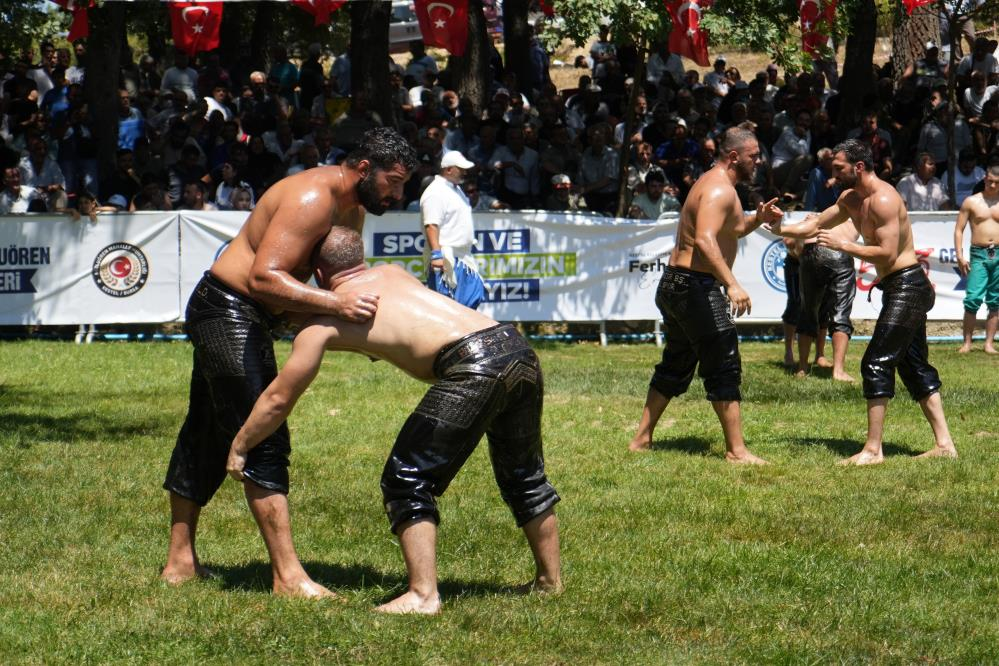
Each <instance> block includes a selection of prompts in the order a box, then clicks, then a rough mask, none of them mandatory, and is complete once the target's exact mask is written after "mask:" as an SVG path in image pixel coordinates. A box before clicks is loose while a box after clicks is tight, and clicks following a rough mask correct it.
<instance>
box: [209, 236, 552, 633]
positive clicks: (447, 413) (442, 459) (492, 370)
mask: <svg viewBox="0 0 999 666" xmlns="http://www.w3.org/2000/svg"><path fill="white" fill-rule="evenodd" d="M317 275H318V279H319V283H320V284H322V285H327V286H329V287H330V288H331V289H333V291H334V293H336V294H338V295H341V296H343V297H347V296H349V295H351V294H361V293H372V294H375V295H377V296H378V297H379V301H378V311H377V312H376V313H375V316H374V317H373V318H371V319H369V320H368V321H366V322H363V323H356V322H344V321H342V320H338V319H334V318H332V317H315V318H313V319H311V320H310V321H309V322H308V323H307V324H306V326H305V327H304V328H303V329H302V330H301V331H300V332H299V334H298V335H297V336H296V337H295V343H294V346H293V348H292V352H291V356H289V357H288V361H287V363H285V365H284V367H283V368H282V369H281V372H280V373H279V374H278V376H277V378H276V379H275V380H274V381H273V382H271V384H270V386H268V387H267V389H266V390H265V391H264V392H263V394H262V395H261V396H260V398H259V399H258V400H257V404H256V405H255V406H254V408H253V411H252V413H251V414H250V416H249V418H247V420H246V423H244V424H243V427H242V428H241V429H240V431H239V433H237V435H236V437H235V439H233V441H232V448H231V450H230V452H229V461H228V464H227V469H228V470H229V473H230V475H232V476H233V477H234V478H236V479H242V478H243V477H244V475H245V474H246V468H245V467H244V466H245V464H246V461H247V460H248V458H252V456H253V452H254V451H255V450H256V449H255V448H254V447H255V446H256V445H257V443H258V442H260V441H262V440H263V441H266V439H265V438H266V437H268V436H269V435H270V434H271V433H272V432H274V430H275V429H276V428H277V427H278V425H279V424H281V423H283V422H284V420H285V419H286V418H287V416H288V414H289V413H290V412H291V410H292V409H293V408H294V406H295V402H296V400H298V398H299V396H301V395H302V393H303V392H304V391H305V389H306V388H307V387H308V386H309V384H310V383H311V382H312V380H313V379H315V377H316V374H317V373H318V372H319V366H320V363H321V361H322V357H323V352H325V351H326V350H343V351H354V352H360V353H362V354H364V355H366V356H370V357H373V358H380V359H384V360H386V361H388V362H389V363H391V364H392V365H394V366H396V367H398V368H399V369H401V370H403V371H404V372H406V373H407V374H409V375H410V376H412V377H414V378H416V379H419V380H421V381H424V382H427V383H429V384H433V386H432V387H431V388H430V390H429V391H428V392H427V394H426V396H425V397H424V398H423V400H422V401H421V402H420V404H419V405H418V406H417V407H416V410H415V411H414V412H413V414H412V415H411V416H410V417H409V419H408V420H407V421H406V423H405V425H403V427H402V431H401V432H400V433H399V436H398V438H397V439H396V442H395V446H394V447H393V448H392V452H391V454H390V455H389V458H388V461H387V462H386V463H385V469H384V470H383V472H382V481H381V486H382V495H383V497H384V501H385V511H386V513H387V514H388V518H389V521H390V523H391V525H392V531H393V532H395V533H396V534H398V535H399V542H400V544H401V546H402V552H403V556H404V558H405V561H406V569H407V572H408V574H409V589H408V591H407V592H406V593H405V594H403V595H401V596H399V597H398V598H396V599H393V600H392V601H389V602H388V603H386V604H384V605H382V606H379V607H378V610H379V611H383V612H386V613H424V614H434V613H437V612H439V611H440V606H441V602H440V597H439V596H438V593H437V558H436V539H437V523H438V522H439V520H440V516H439V514H438V512H437V506H436V501H435V499H434V498H435V497H438V496H440V495H441V494H442V493H443V492H444V491H445V490H446V489H447V487H448V484H449V483H450V482H451V480H452V479H453V478H454V476H455V475H456V474H457V473H458V470H459V469H461V466H462V465H463V464H464V463H465V461H466V460H467V459H468V456H469V455H471V453H472V451H473V450H474V449H475V446H476V444H478V442H479V440H480V439H481V438H482V434H483V433H485V434H486V435H487V436H488V438H489V455H490V458H491V460H492V465H493V471H494V473H495V476H496V481H497V483H498V485H499V487H500V494H501V495H502V497H503V499H504V501H506V503H507V505H508V506H509V507H510V509H511V510H512V512H513V515H514V517H515V518H516V520H517V525H518V526H520V527H522V528H523V530H524V533H525V535H526V536H527V541H528V543H529V544H530V546H531V551H532V552H533V554H534V559H535V564H536V575H535V579H534V583H533V587H534V589H536V590H538V591H542V592H556V591H558V590H560V589H561V585H562V583H561V571H560V563H559V538H558V524H557V523H556V520H555V513H554V510H553V508H552V507H554V505H555V503H556V502H558V501H559V497H558V495H557V494H556V493H555V489H554V488H553V487H552V485H551V484H550V483H549V482H548V479H547V478H546V477H545V468H544V457H543V454H542V447H541V406H542V400H543V395H544V394H543V386H542V376H541V366H540V365H539V363H538V358H537V356H535V354H534V352H533V351H531V348H530V347H529V346H528V345H527V342H526V341H525V340H524V339H523V338H522V337H521V336H520V335H519V334H518V333H517V331H516V329H514V328H513V327H512V326H510V325H502V326H501V325H498V324H497V323H496V322H495V321H493V320H492V319H490V318H489V317H486V316H485V315H482V314H479V313H478V312H476V311H474V310H471V309H469V308H466V307H465V306H463V305H461V304H459V303H457V302H455V301H453V300H451V299H449V298H447V297H445V296H442V295H441V294H438V293H437V292H435V291H431V290H429V289H427V288H426V287H424V286H423V285H422V284H421V283H420V282H419V281H418V280H416V278H414V277H412V276H411V275H409V274H408V273H407V272H406V271H405V270H403V269H401V268H399V267H397V266H389V265H383V266H377V267H375V268H370V269H367V268H365V267H364V250H363V247H362V245H361V240H360V236H358V235H357V234H356V233H354V232H353V231H351V230H349V229H341V228H334V229H333V230H331V231H330V234H329V236H328V237H327V239H326V241H325V242H324V243H323V245H322V247H321V248H320V250H319V257H318V261H317Z"/></svg>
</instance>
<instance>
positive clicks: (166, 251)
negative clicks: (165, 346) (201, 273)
mask: <svg viewBox="0 0 999 666" xmlns="http://www.w3.org/2000/svg"><path fill="white" fill-rule="evenodd" d="M177 233H178V229H177V215H176V214H174V213H136V214H117V215H99V216H98V218H97V221H96V222H91V221H89V220H88V219H87V218H82V219H81V220H79V221H74V220H72V219H70V218H69V217H67V216H65V215H60V216H55V215H51V216H50V215H19V216H9V217H4V218H0V325H23V324H42V325H44V324H50V325H65V324H80V323H93V324H124V323H145V322H167V321H174V320H176V319H178V318H179V316H180V296H179V294H178V291H177V285H178V283H179V279H180V266H179V261H178V236H177Z"/></svg>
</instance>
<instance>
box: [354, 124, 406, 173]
mask: <svg viewBox="0 0 999 666" xmlns="http://www.w3.org/2000/svg"><path fill="white" fill-rule="evenodd" d="M361 160H367V161H368V162H370V163H371V166H373V167H374V168H375V169H379V170H382V171H384V170H386V169H391V168H392V167H394V166H395V165H397V164H398V165H399V166H401V167H403V168H404V169H405V170H406V171H412V170H413V169H415V168H416V162H417V160H416V151H415V150H413V147H412V146H411V145H409V142H407V141H406V140H405V139H404V138H402V135H401V134H399V133H398V132H396V131H395V130H394V129H392V128H390V127H376V128H374V129H371V130H368V131H367V132H365V133H364V138H363V139H362V140H361V144H360V145H359V146H358V147H357V148H355V149H354V150H353V151H351V153H350V155H348V156H347V159H346V160H345V161H344V163H345V164H346V165H347V166H348V167H350V168H352V169H353V168H356V167H357V165H358V163H359V162H360V161H361Z"/></svg>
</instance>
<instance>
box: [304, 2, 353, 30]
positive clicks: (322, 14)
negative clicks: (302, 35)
mask: <svg viewBox="0 0 999 666" xmlns="http://www.w3.org/2000/svg"><path fill="white" fill-rule="evenodd" d="M346 3H347V0H291V4H293V5H295V6H296V7H298V8H299V9H304V10H305V11H307V12H309V13H310V14H312V15H313V16H314V17H316V25H327V24H329V22H330V14H332V13H333V12H335V11H336V10H338V9H340V8H341V7H343V6H344V5H345V4H346Z"/></svg>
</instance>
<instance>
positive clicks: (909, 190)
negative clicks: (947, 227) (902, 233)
mask: <svg viewBox="0 0 999 666" xmlns="http://www.w3.org/2000/svg"><path fill="white" fill-rule="evenodd" d="M936 171H937V162H936V160H934V159H933V156H932V155H930V154H929V153H920V154H919V156H918V157H916V170H915V172H913V173H910V174H909V175H908V176H906V177H905V178H903V179H901V180H900V181H898V185H897V186H896V189H897V190H898V193H899V194H900V195H902V201H904V202H905V207H906V208H907V209H908V210H910V211H914V210H921V211H925V210H941V209H944V208H946V207H947V191H946V190H945V189H944V186H943V183H941V182H940V179H939V178H937V177H936V176H935V175H934V174H935V173H936Z"/></svg>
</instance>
